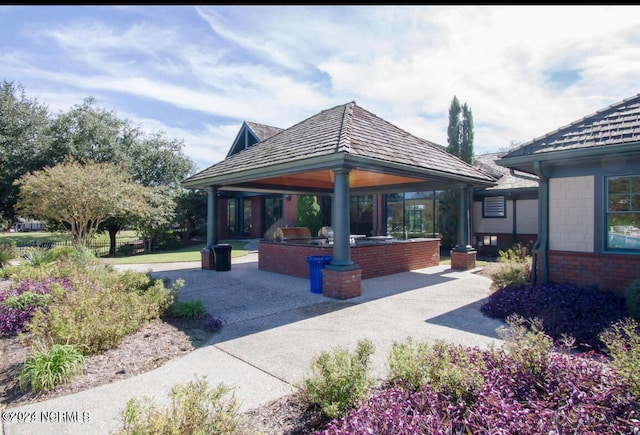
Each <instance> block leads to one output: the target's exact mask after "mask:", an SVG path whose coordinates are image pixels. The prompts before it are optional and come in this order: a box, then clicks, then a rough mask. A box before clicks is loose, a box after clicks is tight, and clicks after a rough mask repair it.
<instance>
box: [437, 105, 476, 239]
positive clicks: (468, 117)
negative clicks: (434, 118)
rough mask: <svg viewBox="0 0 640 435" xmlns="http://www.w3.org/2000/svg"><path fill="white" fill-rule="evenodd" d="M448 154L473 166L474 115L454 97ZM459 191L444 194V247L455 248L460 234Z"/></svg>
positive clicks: (450, 117)
mask: <svg viewBox="0 0 640 435" xmlns="http://www.w3.org/2000/svg"><path fill="white" fill-rule="evenodd" d="M447 143H448V145H447V152H448V153H449V154H452V155H454V156H456V157H458V158H459V159H460V160H463V161H465V162H467V163H469V164H473V154H474V150H473V114H472V113H471V109H470V108H469V106H468V105H467V103H464V105H462V106H460V101H459V100H458V97H457V96H454V97H453V100H452V101H451V106H450V107H449V126H448V128H447ZM459 194H460V193H459V191H458V190H456V189H448V190H446V191H445V192H444V195H443V200H442V205H441V211H442V219H441V221H440V233H441V234H442V245H443V246H445V247H453V246H454V245H455V244H456V238H457V234H458V208H459V205H458V204H459V201H458V195H459Z"/></svg>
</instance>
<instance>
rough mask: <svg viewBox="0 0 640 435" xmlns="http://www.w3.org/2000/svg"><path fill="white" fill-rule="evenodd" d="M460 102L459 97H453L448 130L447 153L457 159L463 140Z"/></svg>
mask: <svg viewBox="0 0 640 435" xmlns="http://www.w3.org/2000/svg"><path fill="white" fill-rule="evenodd" d="M461 110H462V109H461V108H460V101H458V97H456V96H455V95H454V96H453V100H452V101H451V106H449V127H448V128H447V143H448V145H447V152H448V153H449V154H453V155H454V156H456V157H459V156H460V142H461V138H462V134H461V130H462V126H461V123H460V112H461Z"/></svg>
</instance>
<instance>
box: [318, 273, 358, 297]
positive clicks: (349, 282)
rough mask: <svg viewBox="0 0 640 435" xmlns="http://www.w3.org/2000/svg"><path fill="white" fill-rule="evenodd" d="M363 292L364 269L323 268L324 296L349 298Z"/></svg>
mask: <svg viewBox="0 0 640 435" xmlns="http://www.w3.org/2000/svg"><path fill="white" fill-rule="evenodd" d="M361 294H362V269H353V270H331V269H322V296H326V297H328V298H333V299H349V298H355V297H357V296H360V295H361Z"/></svg>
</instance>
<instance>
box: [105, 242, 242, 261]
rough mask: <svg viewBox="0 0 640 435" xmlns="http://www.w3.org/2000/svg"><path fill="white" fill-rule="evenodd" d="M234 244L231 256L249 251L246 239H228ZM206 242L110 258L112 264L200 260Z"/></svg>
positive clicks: (237, 255) (240, 255) (239, 255)
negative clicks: (171, 249)
mask: <svg viewBox="0 0 640 435" xmlns="http://www.w3.org/2000/svg"><path fill="white" fill-rule="evenodd" d="M225 243H229V244H230V245H231V246H232V249H231V257H243V256H245V255H247V254H248V253H249V251H247V250H246V249H245V246H246V245H247V242H246V241H227V242H225ZM205 246H206V244H205V243H202V244H199V245H193V246H187V247H185V248H181V249H178V250H175V251H170V252H151V253H149V254H140V255H132V256H130V257H118V258H109V260H108V261H109V263H112V264H147V263H149V264H151V263H179V262H182V261H200V260H201V259H202V256H201V254H200V252H201V251H202V250H203V249H204V248H205Z"/></svg>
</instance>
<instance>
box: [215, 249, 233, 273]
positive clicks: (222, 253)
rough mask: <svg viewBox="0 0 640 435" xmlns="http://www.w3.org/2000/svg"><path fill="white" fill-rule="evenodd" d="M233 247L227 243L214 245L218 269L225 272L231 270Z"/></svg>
mask: <svg viewBox="0 0 640 435" xmlns="http://www.w3.org/2000/svg"><path fill="white" fill-rule="evenodd" d="M231 249H232V246H231V245H229V244H227V243H222V244H220V245H215V246H214V247H213V254H214V258H215V262H216V271H218V272H224V271H227V270H231Z"/></svg>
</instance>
